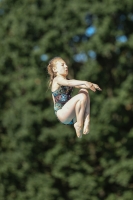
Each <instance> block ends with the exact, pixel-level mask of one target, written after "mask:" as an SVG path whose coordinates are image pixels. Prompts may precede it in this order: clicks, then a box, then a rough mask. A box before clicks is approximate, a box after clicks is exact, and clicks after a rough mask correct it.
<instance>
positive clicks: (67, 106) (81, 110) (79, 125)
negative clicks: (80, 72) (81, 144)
mask: <svg viewBox="0 0 133 200" xmlns="http://www.w3.org/2000/svg"><path fill="white" fill-rule="evenodd" d="M47 69H48V74H49V75H50V84H49V85H50V86H51V91H52V98H53V102H54V111H55V114H56V116H57V118H58V119H59V121H60V122H62V123H63V124H67V125H69V124H73V125H74V128H75V131H76V134H77V137H78V138H81V137H82V134H87V133H89V122H90V98H89V94H88V90H87V89H90V90H92V91H93V92H95V91H96V90H100V91H101V88H100V87H99V86H98V85H97V84H94V83H91V82H88V81H81V80H74V79H72V80H69V79H67V76H68V66H67V65H66V63H65V61H64V60H63V59H62V58H60V57H55V58H53V59H52V60H51V61H50V62H49V65H48V67H47ZM73 87H74V88H80V90H79V93H78V94H77V95H75V96H74V97H71V94H72V91H73Z"/></svg>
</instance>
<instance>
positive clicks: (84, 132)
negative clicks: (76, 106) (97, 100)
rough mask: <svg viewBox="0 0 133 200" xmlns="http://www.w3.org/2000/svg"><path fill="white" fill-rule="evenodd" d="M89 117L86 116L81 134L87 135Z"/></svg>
mask: <svg viewBox="0 0 133 200" xmlns="http://www.w3.org/2000/svg"><path fill="white" fill-rule="evenodd" d="M89 123H90V116H87V117H86V119H85V122H84V128H83V134H88V133H89Z"/></svg>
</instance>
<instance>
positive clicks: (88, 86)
mask: <svg viewBox="0 0 133 200" xmlns="http://www.w3.org/2000/svg"><path fill="white" fill-rule="evenodd" d="M56 82H57V84H59V85H64V86H70V87H78V88H86V89H90V90H92V91H93V92H95V91H96V89H98V90H101V89H100V87H99V86H98V85H96V84H94V83H91V82H88V81H81V80H75V79H72V80H67V79H65V78H63V77H57V78H56Z"/></svg>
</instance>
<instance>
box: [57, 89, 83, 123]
mask: <svg viewBox="0 0 133 200" xmlns="http://www.w3.org/2000/svg"><path fill="white" fill-rule="evenodd" d="M81 98H82V94H81V93H79V94H77V95H75V96H74V97H72V98H71V99H70V100H69V101H68V102H67V103H66V104H65V105H64V106H63V107H62V109H60V110H58V111H57V117H58V118H59V120H60V121H61V122H65V123H67V122H68V123H69V122H70V121H71V120H72V119H74V118H76V113H75V106H76V103H77V102H78V101H79V100H80V99H81Z"/></svg>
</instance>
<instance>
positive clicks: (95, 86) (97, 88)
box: [85, 82, 101, 92]
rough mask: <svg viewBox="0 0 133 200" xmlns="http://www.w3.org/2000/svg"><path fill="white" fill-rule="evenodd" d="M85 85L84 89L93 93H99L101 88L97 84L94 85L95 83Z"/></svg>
mask: <svg viewBox="0 0 133 200" xmlns="http://www.w3.org/2000/svg"><path fill="white" fill-rule="evenodd" d="M85 85H86V87H87V88H88V89H90V90H92V91H93V92H95V91H96V90H99V91H101V88H100V87H99V86H98V85H97V84H95V83H91V82H86V84H85Z"/></svg>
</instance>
